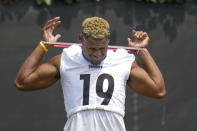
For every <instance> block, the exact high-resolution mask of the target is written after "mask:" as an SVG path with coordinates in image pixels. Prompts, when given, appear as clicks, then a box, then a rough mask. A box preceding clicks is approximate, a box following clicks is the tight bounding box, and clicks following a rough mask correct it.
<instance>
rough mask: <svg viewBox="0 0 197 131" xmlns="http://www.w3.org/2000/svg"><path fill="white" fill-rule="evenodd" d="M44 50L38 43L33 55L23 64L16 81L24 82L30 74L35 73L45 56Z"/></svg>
mask: <svg viewBox="0 0 197 131" xmlns="http://www.w3.org/2000/svg"><path fill="white" fill-rule="evenodd" d="M44 53H45V52H44V51H43V49H42V47H41V46H40V45H38V46H37V47H36V48H35V49H34V51H33V52H32V53H31V55H30V56H29V57H28V58H27V59H26V60H25V62H24V64H23V65H22V66H21V68H20V70H19V72H18V75H17V78H16V81H17V82H19V83H20V82H23V81H24V80H25V79H26V78H28V76H29V75H30V74H31V73H33V72H34V71H35V70H36V69H37V68H38V66H39V65H40V62H41V60H42V58H43V56H44Z"/></svg>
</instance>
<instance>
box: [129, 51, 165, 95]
mask: <svg viewBox="0 0 197 131" xmlns="http://www.w3.org/2000/svg"><path fill="white" fill-rule="evenodd" d="M138 56H139V58H140V60H141V63H142V66H143V68H141V67H140V66H138V65H137V63H136V62H134V63H133V65H132V68H131V72H130V78H129V80H128V86H129V87H130V88H132V89H133V90H134V91H136V92H137V93H139V94H141V95H144V96H148V97H153V98H162V97H164V96H165V94H166V90H165V85H164V80H163V77H162V74H161V72H160V70H159V68H158V67H157V65H156V63H155V61H154V60H153V58H152V57H151V55H150V53H149V52H148V50H147V49H145V50H144V51H140V53H139V55H138Z"/></svg>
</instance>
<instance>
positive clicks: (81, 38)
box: [79, 34, 84, 44]
mask: <svg viewBox="0 0 197 131" xmlns="http://www.w3.org/2000/svg"><path fill="white" fill-rule="evenodd" d="M83 40H84V39H83V35H82V34H80V35H79V41H80V42H81V43H82V44H83Z"/></svg>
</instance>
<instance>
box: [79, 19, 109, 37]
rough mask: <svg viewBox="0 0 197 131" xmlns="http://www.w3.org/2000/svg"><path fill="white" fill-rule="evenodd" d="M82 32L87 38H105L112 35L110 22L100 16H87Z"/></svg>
mask: <svg viewBox="0 0 197 131" xmlns="http://www.w3.org/2000/svg"><path fill="white" fill-rule="evenodd" d="M82 34H83V35H84V36H85V37H86V38H88V37H91V38H93V39H104V38H106V37H108V36H109V35H110V31H109V23H108V22H107V21H106V20H105V19H103V18H100V17H90V18H86V19H85V20H84V21H83V23H82Z"/></svg>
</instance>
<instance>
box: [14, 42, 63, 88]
mask: <svg viewBox="0 0 197 131" xmlns="http://www.w3.org/2000/svg"><path fill="white" fill-rule="evenodd" d="M43 55H44V51H43V49H42V47H41V46H40V45H38V46H37V48H36V49H35V50H34V51H33V52H32V54H31V55H30V56H29V57H28V58H27V60H26V61H25V63H24V64H23V66H22V67H21V69H20V70H19V72H18V75H17V78H16V80H15V82H14V85H15V87H16V88H18V89H20V90H38V89H43V88H46V87H49V86H50V85H52V84H53V83H55V82H56V81H57V80H59V76H60V74H59V66H60V57H61V56H60V55H58V56H55V57H53V58H52V59H51V60H49V61H48V62H47V63H45V64H40V61H41V60H42V58H43Z"/></svg>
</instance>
